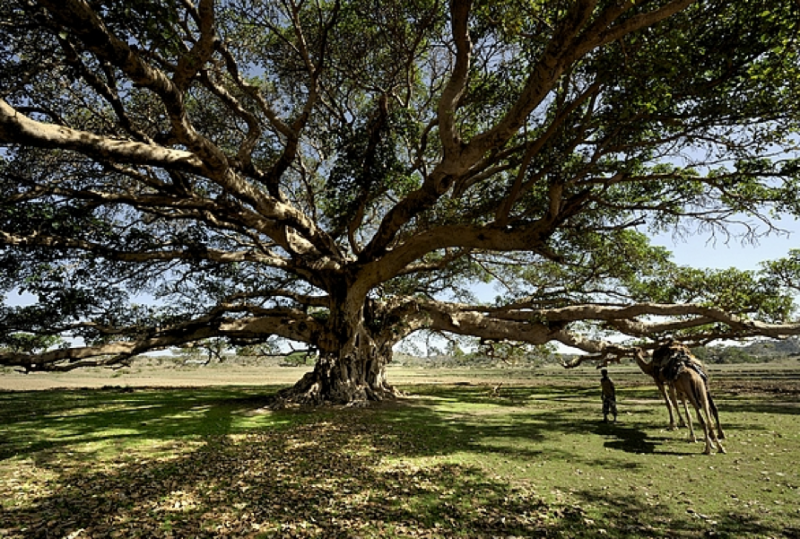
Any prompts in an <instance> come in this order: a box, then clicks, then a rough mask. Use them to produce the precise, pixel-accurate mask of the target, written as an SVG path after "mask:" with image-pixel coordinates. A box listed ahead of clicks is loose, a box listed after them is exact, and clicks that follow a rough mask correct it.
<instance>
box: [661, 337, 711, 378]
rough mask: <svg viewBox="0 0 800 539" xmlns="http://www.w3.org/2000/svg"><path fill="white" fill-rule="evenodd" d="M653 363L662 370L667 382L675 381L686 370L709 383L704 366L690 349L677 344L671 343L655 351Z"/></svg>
mask: <svg viewBox="0 0 800 539" xmlns="http://www.w3.org/2000/svg"><path fill="white" fill-rule="evenodd" d="M653 362H654V363H656V365H657V367H658V368H659V369H660V370H661V375H662V376H663V377H664V378H665V379H667V380H675V379H676V378H677V377H678V375H680V373H681V372H683V371H684V370H685V369H692V370H693V371H695V372H696V373H697V374H698V375H700V377H701V378H702V379H703V381H706V382H707V381H708V375H706V372H705V368H704V367H703V364H702V363H701V362H700V360H698V359H697V358H696V357H694V354H692V352H691V350H689V347H687V346H686V345H684V344H681V343H677V342H670V343H668V344H665V345H664V346H662V347H660V348H658V349H657V350H655V351H653Z"/></svg>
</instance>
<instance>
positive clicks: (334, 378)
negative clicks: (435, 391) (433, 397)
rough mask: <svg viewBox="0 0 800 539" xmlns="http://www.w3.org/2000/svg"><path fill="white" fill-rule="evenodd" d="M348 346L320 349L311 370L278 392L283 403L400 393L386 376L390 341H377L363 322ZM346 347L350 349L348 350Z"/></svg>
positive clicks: (374, 397) (384, 396)
mask: <svg viewBox="0 0 800 539" xmlns="http://www.w3.org/2000/svg"><path fill="white" fill-rule="evenodd" d="M356 334H357V335H358V337H357V338H355V339H353V341H351V343H350V346H348V345H344V346H342V347H340V348H339V349H338V350H334V349H329V350H327V351H325V350H321V354H320V358H319V359H318V360H317V363H316V365H315V366H314V370H313V371H311V372H309V373H306V374H305V376H303V378H301V379H300V381H298V382H297V383H296V384H295V385H294V386H293V387H292V388H289V389H286V390H284V391H282V392H281V393H280V394H279V398H280V399H281V400H282V401H283V402H293V403H299V404H312V405H321V404H354V403H359V402H367V401H382V400H385V399H393V398H395V397H397V396H398V395H399V392H398V391H397V390H396V389H395V388H393V387H392V386H390V385H389V383H388V382H387V379H386V365H387V364H389V362H391V360H392V343H383V344H380V343H378V342H376V341H375V340H374V339H373V338H372V337H371V336H370V335H369V332H368V331H367V330H366V329H365V328H364V326H363V325H362V326H361V327H359V328H358V330H357V331H356ZM348 350H349V351H348Z"/></svg>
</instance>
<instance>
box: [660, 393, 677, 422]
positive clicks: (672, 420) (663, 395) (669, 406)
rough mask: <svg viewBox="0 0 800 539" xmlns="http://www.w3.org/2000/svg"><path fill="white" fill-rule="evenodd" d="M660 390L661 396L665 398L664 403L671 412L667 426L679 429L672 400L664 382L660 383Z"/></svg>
mask: <svg viewBox="0 0 800 539" xmlns="http://www.w3.org/2000/svg"><path fill="white" fill-rule="evenodd" d="M658 391H659V393H661V397H662V398H663V399H664V404H666V405H667V412H668V413H669V426H668V427H667V428H668V429H669V430H678V426H677V425H676V424H675V416H674V415H673V413H672V403H671V402H670V399H669V396H668V395H667V391H666V390H665V389H664V385H663V384H658Z"/></svg>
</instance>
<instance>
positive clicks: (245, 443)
mask: <svg viewBox="0 0 800 539" xmlns="http://www.w3.org/2000/svg"><path fill="white" fill-rule="evenodd" d="M439 374H440V375H444V374H446V373H439ZM746 374H747V373H744V374H742V373H741V372H738V371H737V372H736V373H732V374H729V375H728V376H727V378H724V379H723V380H720V381H719V383H718V385H719V387H720V389H719V391H715V395H716V399H717V402H718V405H719V408H720V414H721V418H722V421H723V426H724V427H725V430H726V434H727V435H728V439H727V440H726V441H725V444H726V448H727V449H728V454H727V455H713V456H705V455H702V454H700V453H701V451H702V445H701V444H689V443H688V442H687V441H686V437H687V435H686V431H685V430H682V431H678V432H669V431H665V430H663V426H664V425H665V424H666V410H665V409H664V407H663V405H662V404H660V403H659V401H658V400H657V398H656V397H657V395H656V392H655V389H654V388H651V387H650V386H649V385H643V384H642V383H641V379H639V378H636V377H633V376H632V375H631V376H626V375H625V374H623V373H621V374H620V375H619V377H617V378H616V379H617V380H618V387H619V399H618V400H619V409H620V421H619V422H618V423H617V424H609V425H607V424H603V423H602V421H601V416H600V402H599V395H598V392H599V385H598V384H597V380H596V379H595V378H597V377H596V373H594V372H592V373H591V374H585V373H584V374H576V375H572V376H570V375H569V374H561V373H558V374H554V375H553V376H539V377H538V378H537V379H536V380H535V381H534V382H531V377H530V376H527V378H524V377H522V376H521V377H519V378H517V379H515V378H513V377H509V376H507V374H506V375H503V376H502V377H501V378H502V379H503V380H504V385H503V386H502V387H501V388H500V390H499V392H498V393H497V394H495V393H493V392H492V391H491V386H490V385H487V384H486V383H483V382H482V380H483V379H485V378H486V377H489V376H490V375H492V376H496V375H497V373H496V372H495V373H485V374H482V375H481V376H475V377H473V378H469V383H463V382H462V383H459V384H455V383H447V376H444V378H442V377H440V378H439V379H438V382H439V383H437V384H413V385H407V386H405V387H403V389H404V390H405V391H406V392H407V393H408V394H409V397H408V398H406V399H403V400H402V401H400V402H397V403H386V404H383V405H379V406H375V407H368V408H339V409H316V410H301V409H295V410H282V411H267V410H265V409H263V408H262V406H263V404H264V402H265V399H264V397H265V396H267V395H269V394H271V393H274V391H275V390H276V389H277V387H235V388H234V387H206V388H201V389H159V390H155V389H136V390H134V391H130V390H123V389H121V388H106V389H103V390H49V391H36V392H33V391H31V392H3V393H0V428H1V429H2V431H1V432H2V437H0V503H2V512H0V536H3V537H9V538H17V537H20V538H21V537H25V538H28V537H65V536H68V537H72V538H78V537H220V536H230V537H292V536H294V537H379V536H380V537H387V536H388V537H464V538H467V537H469V538H472V537H559V536H563V537H598V536H605V537H709V536H711V537H731V538H733V537H736V538H739V537H764V538H766V537H788V538H791V537H798V536H800V510H799V509H798V507H800V466H798V464H797V455H798V450H800V406H798V399H797V397H798V393H797V391H796V380H797V378H796V377H794V378H791V377H789V378H788V379H784V378H781V377H777V378H771V380H773V382H774V384H773V385H770V384H766V385H765V382H764V377H763V376H762V377H761V378H759V379H757V380H753V379H750V378H749V377H748V376H746ZM523 378H524V379H523ZM443 380H444V383H442V381H443ZM787 380H788V382H787ZM787 388H788V389H787Z"/></svg>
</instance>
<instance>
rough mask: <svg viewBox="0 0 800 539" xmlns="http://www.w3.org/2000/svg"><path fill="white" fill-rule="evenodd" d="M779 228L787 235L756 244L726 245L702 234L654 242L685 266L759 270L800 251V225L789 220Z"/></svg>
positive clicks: (736, 241) (733, 242) (773, 235)
mask: <svg viewBox="0 0 800 539" xmlns="http://www.w3.org/2000/svg"><path fill="white" fill-rule="evenodd" d="M775 225H776V226H777V227H778V228H781V229H783V230H785V231H786V233H783V234H781V233H776V232H773V233H771V234H769V235H767V236H764V237H761V238H759V239H758V240H756V242H755V243H753V242H743V241H742V239H741V238H737V237H732V238H730V239H729V241H728V243H727V244H726V243H725V238H721V237H719V238H716V240H715V238H713V237H712V236H711V235H709V234H702V233H700V234H695V235H692V236H689V237H685V238H673V237H672V236H671V235H670V234H662V235H660V236H656V237H655V238H653V244H655V245H660V246H662V247H664V248H666V249H668V250H669V251H672V253H673V260H674V261H675V262H676V263H677V264H679V265H682V266H692V267H697V268H715V269H724V268H731V267H735V268H738V269H742V270H758V269H760V263H761V262H764V261H767V260H774V259H776V258H783V257H785V256H786V255H788V253H789V250H790V249H797V248H800V221H797V220H793V219H788V218H785V219H783V220H781V221H776V223H775Z"/></svg>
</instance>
